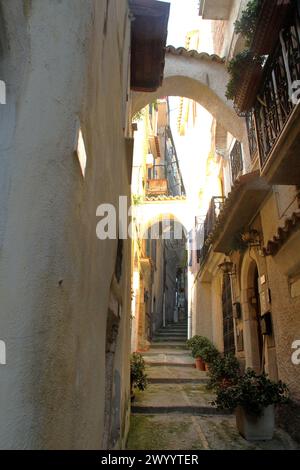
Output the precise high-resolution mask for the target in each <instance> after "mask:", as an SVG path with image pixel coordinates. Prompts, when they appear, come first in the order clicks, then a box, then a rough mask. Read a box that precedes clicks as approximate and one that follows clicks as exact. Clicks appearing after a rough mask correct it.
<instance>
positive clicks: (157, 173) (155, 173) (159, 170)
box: [148, 164, 167, 180]
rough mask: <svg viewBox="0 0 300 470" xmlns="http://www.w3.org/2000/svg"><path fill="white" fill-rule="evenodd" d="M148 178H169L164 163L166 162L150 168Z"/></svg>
mask: <svg viewBox="0 0 300 470" xmlns="http://www.w3.org/2000/svg"><path fill="white" fill-rule="evenodd" d="M148 179H149V180H162V179H167V168H166V165H164V164H161V165H153V166H152V167H151V168H149V174H148Z"/></svg>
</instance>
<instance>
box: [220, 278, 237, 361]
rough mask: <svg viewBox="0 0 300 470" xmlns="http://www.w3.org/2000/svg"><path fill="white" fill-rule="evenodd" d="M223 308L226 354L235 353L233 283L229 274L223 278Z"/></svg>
mask: <svg viewBox="0 0 300 470" xmlns="http://www.w3.org/2000/svg"><path fill="white" fill-rule="evenodd" d="M222 306H223V337H224V353H225V354H228V353H234V352H235V345H234V325H233V310H232V298H231V281H230V276H229V274H224V278H223V291H222Z"/></svg>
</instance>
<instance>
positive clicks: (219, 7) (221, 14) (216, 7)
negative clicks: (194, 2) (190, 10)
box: [199, 0, 233, 20]
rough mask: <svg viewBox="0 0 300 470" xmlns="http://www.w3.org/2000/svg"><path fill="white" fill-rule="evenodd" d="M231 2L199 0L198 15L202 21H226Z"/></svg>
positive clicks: (229, 0)
mask: <svg viewBox="0 0 300 470" xmlns="http://www.w3.org/2000/svg"><path fill="white" fill-rule="evenodd" d="M232 3H233V0H200V6H199V15H200V16H202V18H203V19H204V20H228V19H229V16H230V11H231V7H232Z"/></svg>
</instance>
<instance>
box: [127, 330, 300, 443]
mask: <svg viewBox="0 0 300 470" xmlns="http://www.w3.org/2000/svg"><path fill="white" fill-rule="evenodd" d="M169 329H171V332H172V334H173V333H174V329H176V331H183V330H184V328H183V325H182V326H181V329H180V325H178V326H177V325H176V327H173V326H170V327H169ZM143 355H144V358H145V361H146V363H147V371H146V372H147V375H148V381H149V385H148V387H147V389H146V390H145V391H144V392H136V397H135V400H134V402H133V403H132V416H131V428H130V433H129V438H128V445H127V449H128V450H243V449H244V450H256V449H257V450H258V449H266V450H269V449H270V450H275V449H276V450H277V449H278V450H284V449H288V450H293V449H299V447H298V446H297V444H296V443H295V442H294V441H293V440H292V439H291V438H290V436H289V435H288V434H287V433H285V432H284V431H283V430H281V429H277V430H276V432H275V435H274V439H273V440H272V441H263V442H255V443H254V442H248V441H246V440H245V439H243V437H241V436H240V435H239V433H238V431H237V429H236V425H235V416H234V415H231V414H224V413H221V412H220V411H218V410H216V409H215V408H214V407H212V405H211V401H212V400H213V398H214V396H213V395H212V394H211V393H210V392H209V391H208V390H207V389H206V383H207V380H208V379H207V377H206V373H205V372H200V371H198V370H196V369H195V367H194V360H193V359H192V358H191V357H190V355H189V352H188V351H187V350H186V349H185V342H184V337H182V338H181V342H179V341H178V338H176V340H174V342H173V343H172V342H170V341H169V338H168V337H167V340H166V341H165V342H161V341H155V342H154V343H153V344H152V346H151V348H150V350H149V351H148V352H147V353H144V354H143Z"/></svg>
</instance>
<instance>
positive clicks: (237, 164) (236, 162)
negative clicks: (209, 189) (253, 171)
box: [230, 140, 243, 183]
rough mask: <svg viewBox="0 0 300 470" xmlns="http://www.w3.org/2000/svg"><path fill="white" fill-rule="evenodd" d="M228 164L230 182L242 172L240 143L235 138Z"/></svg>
mask: <svg viewBox="0 0 300 470" xmlns="http://www.w3.org/2000/svg"><path fill="white" fill-rule="evenodd" d="M230 166H231V176H232V182H233V183H234V182H235V180H236V179H237V178H238V177H239V176H240V175H241V174H242V172H243V153H242V145H241V143H240V142H239V141H238V140H237V141H236V142H235V144H234V146H233V148H232V150H231V152H230Z"/></svg>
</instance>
